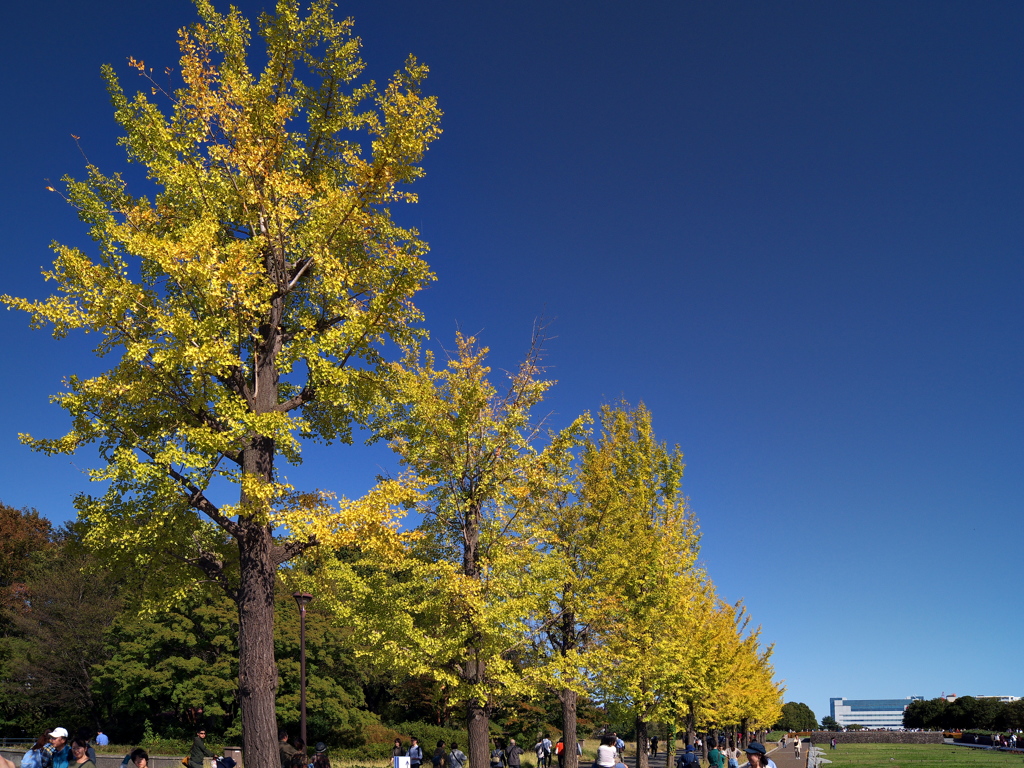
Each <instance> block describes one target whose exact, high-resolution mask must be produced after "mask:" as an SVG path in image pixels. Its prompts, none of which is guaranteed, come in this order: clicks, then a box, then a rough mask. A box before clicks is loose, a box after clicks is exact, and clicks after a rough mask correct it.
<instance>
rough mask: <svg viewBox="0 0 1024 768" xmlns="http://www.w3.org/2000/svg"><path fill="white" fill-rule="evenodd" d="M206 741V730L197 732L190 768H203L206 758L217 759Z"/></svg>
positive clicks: (190, 757)
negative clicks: (207, 746)
mask: <svg viewBox="0 0 1024 768" xmlns="http://www.w3.org/2000/svg"><path fill="white" fill-rule="evenodd" d="M271 733H273V731H271ZM205 739H206V729H205V728H200V729H199V730H198V731H196V737H195V738H194V739H192V751H191V752H189V755H188V768H203V758H204V757H215V755H214V754H213V752H211V751H210V750H208V749H207V748H206V741H205Z"/></svg>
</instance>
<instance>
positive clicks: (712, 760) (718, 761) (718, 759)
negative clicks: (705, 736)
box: [708, 744, 725, 768]
mask: <svg viewBox="0 0 1024 768" xmlns="http://www.w3.org/2000/svg"><path fill="white" fill-rule="evenodd" d="M708 765H709V766H711V768H725V755H723V754H722V750H720V749H719V748H718V745H717V744H715V745H714V746H712V747H711V749H710V750H708Z"/></svg>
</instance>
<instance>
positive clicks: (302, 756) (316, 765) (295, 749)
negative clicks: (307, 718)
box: [219, 728, 331, 768]
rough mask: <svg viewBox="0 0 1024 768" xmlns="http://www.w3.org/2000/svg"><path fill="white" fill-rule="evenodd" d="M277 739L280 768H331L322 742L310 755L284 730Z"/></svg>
mask: <svg viewBox="0 0 1024 768" xmlns="http://www.w3.org/2000/svg"><path fill="white" fill-rule="evenodd" d="M277 739H278V742H279V744H280V747H281V768H331V759H330V758H329V757H328V756H327V745H326V744H324V743H323V742H322V741H318V742H317V743H316V744H315V745H314V746H313V754H311V755H310V754H307V751H306V744H305V742H303V740H302V739H299V738H296V739H292V738H291V736H290V735H289V734H288V730H287V729H285V728H282V729H281V730H279V731H278V732H277ZM219 768H224V766H220V767H219Z"/></svg>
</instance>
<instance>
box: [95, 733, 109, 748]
mask: <svg viewBox="0 0 1024 768" xmlns="http://www.w3.org/2000/svg"><path fill="white" fill-rule="evenodd" d="M109 743H110V739H108V738H107V734H105V733H104V732H103V731H96V746H98V747H105V746H107V744H109Z"/></svg>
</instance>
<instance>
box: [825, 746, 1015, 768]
mask: <svg viewBox="0 0 1024 768" xmlns="http://www.w3.org/2000/svg"><path fill="white" fill-rule="evenodd" d="M816 746H822V745H816ZM823 748H824V750H825V758H826V759H828V760H831V761H832V765H830V766H825V767H824V768H868V767H869V766H870V767H871V768H881V767H882V766H890V768H933V767H935V768H937V767H938V766H942V767H943V768H952V767H953V766H966V768H974V767H975V766H977V767H978V768H989V767H991V768H1000V766H1010V765H1013V766H1018V768H1019V766H1020V765H1021V763H1022V762H1024V761H1022V758H1021V756H1020V755H1013V754H1009V753H1006V752H992V751H990V750H987V749H971V748H970V747H954V746H951V745H949V744H840V745H839V748H838V749H836V750H834V751H833V750H830V749H829V748H828V745H827V744H825V745H824V746H823Z"/></svg>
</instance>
